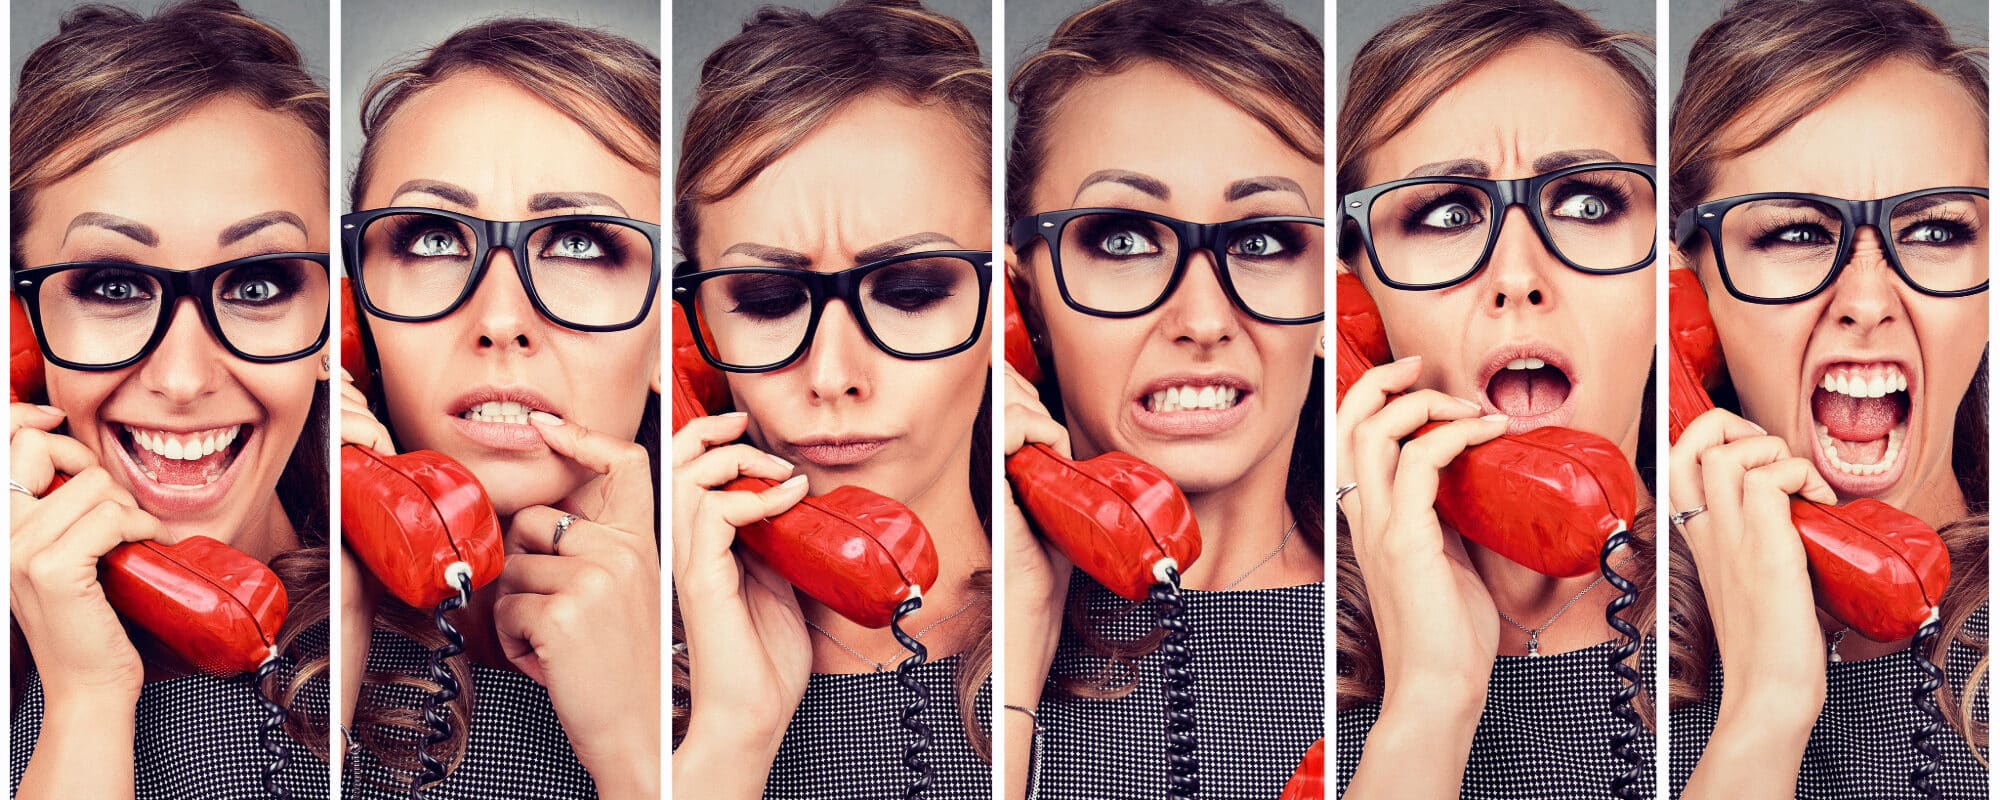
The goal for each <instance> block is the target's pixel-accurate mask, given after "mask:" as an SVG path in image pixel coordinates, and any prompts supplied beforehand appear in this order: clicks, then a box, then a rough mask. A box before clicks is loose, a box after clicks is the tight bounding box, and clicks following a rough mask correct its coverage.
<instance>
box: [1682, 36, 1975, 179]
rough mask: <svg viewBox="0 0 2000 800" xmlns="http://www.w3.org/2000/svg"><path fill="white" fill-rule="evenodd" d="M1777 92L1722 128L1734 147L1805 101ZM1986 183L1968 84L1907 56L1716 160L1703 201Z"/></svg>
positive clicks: (1727, 145)
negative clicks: (1777, 193)
mask: <svg viewBox="0 0 2000 800" xmlns="http://www.w3.org/2000/svg"><path fill="white" fill-rule="evenodd" d="M1804 94H1805V90H1800V91H1797V92H1793V93H1791V94H1790V95H1781V96H1778V97H1775V98H1773V99H1772V100H1770V101H1769V102H1768V103H1766V104H1765V107H1764V109H1763V111H1762V112H1761V113H1752V114H1745V115H1743V116H1742V117H1741V118H1739V119H1737V120H1735V121H1733V122H1731V123H1730V124H1729V125H1728V126H1726V127H1725V128H1723V130H1722V132H1721V135H1720V136H1719V137H1718V139H1719V143H1720V148H1719V149H1722V150H1724V151H1728V150H1733V149H1738V148H1740V147H1741V146H1743V145H1744V144H1748V143H1749V142H1750V141H1752V140H1753V137H1755V136H1757V135H1759V134H1760V133H1762V132H1764V131H1767V130H1768V129H1769V127H1770V126H1771V125H1773V124H1775V123H1776V122H1778V119H1776V118H1777V117H1780V116H1782V115H1784V114H1787V113H1789V112H1790V111H1791V110H1792V109H1793V108H1795V107H1796V105H1797V103H1799V102H1802V101H1803V100H1804V97H1803V95H1804ZM1985 185H1986V117H1985V115H1984V114H1983V113H1982V112H1981V109H1980V107H1979V106H1978V105H1977V104H1976V103H1975V102H1974V101H1973V99H1972V97H1971V96H1970V95H1968V94H1967V92H1966V90H1965V89H1964V87H1963V86H1962V85H1961V84H1959V83H1958V82H1957V81H1956V80H1954V79H1952V78H1951V77H1949V76H1947V75H1943V74H1940V73H1938V72H1936V71H1933V70H1930V69H1926V68H1924V67H1923V66H1921V65H1919V64H1917V63H1915V62H1912V61H1909V60H1906V59H1893V60H1890V61H1885V62H1883V63H1881V64H1878V65H1876V66H1875V67H1873V68H1871V69H1869V70H1868V71H1866V72H1864V73H1862V74H1861V75H1860V77H1858V78H1856V79H1855V80H1854V81H1852V82H1851V83H1849V84H1848V85H1847V86H1845V87H1843V88H1842V89H1841V90H1840V91H1838V92H1835V93H1834V94H1833V95H1832V96H1831V97H1829V98H1827V99H1826V101H1825V102H1822V103H1820V104H1819V105H1818V106H1816V107H1814V108H1813V109H1812V110H1811V111H1808V112H1806V114H1805V115H1804V116H1802V117H1800V118H1799V120H1798V121H1797V122H1796V123H1794V124H1793V125H1792V126H1791V127H1789V128H1787V129H1785V130H1784V131H1783V132H1782V133H1779V134H1778V135H1777V136H1775V137H1773V138H1772V139H1771V140H1770V141H1768V142H1766V143H1764V144H1763V145H1761V146H1759V147H1758V148H1757V149H1755V150H1751V151H1749V152H1747V153H1744V154H1743V155H1741V156H1737V157H1734V158H1728V159H1723V160H1722V161H1720V162H1718V163H1717V164H1716V169H1715V182H1714V187H1713V188H1712V189H1711V190H1710V192H1709V194H1710V195H1711V196H1710V197H1707V198H1701V199H1703V200H1708V199H1716V198H1721V197H1730V196H1735V195H1739V194H1749V193H1752V192H1770V191H1793V192H1810V193H1814V194H1825V195H1831V196H1834V197H1845V198H1848V199H1853V200H1870V199H1874V198H1878V197H1887V196H1890V195H1895V194H1901V193H1903V192H1908V191H1915V190H1917V189H1927V188H1933V187H1939V186H1985Z"/></svg>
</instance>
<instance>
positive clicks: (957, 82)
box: [673, 0, 993, 758]
mask: <svg viewBox="0 0 2000 800" xmlns="http://www.w3.org/2000/svg"><path fill="white" fill-rule="evenodd" d="M876 93H888V94H891V95H893V96H896V97H899V98H904V99H908V100H911V101H914V102H918V103H923V104H936V105H938V106H940V107H942V108H943V109H945V110H947V111H949V112H950V113H951V114H952V116H953V117H955V118H956V119H957V120H958V122H959V123H960V133H962V134H963V135H964V136H965V143H966V148H967V155H968V157H969V158H971V159H973V160H974V161H975V163H977V164H978V166H979V169H980V172H981V174H985V175H987V177H988V179H989V180H990V179H991V174H990V165H991V163H992V159H991V153H992V150H991V147H990V144H989V143H990V142H991V133H992V120H993V116H992V100H993V73H992V71H991V70H988V69H987V67H986V63H985V61H984V60H982V59H981V57H980V55H979V43H978V40H976V39H974V38H973V36H972V31H971V30H969V29H967V28H966V27H965V24H964V23H962V22H959V21H958V20H956V19H953V18H951V17H948V16H945V15H943V14H939V13H937V12H934V11H931V10H929V9H927V8H925V7H924V5H923V4H922V3H920V2H917V0H847V2H843V3H841V4H839V5H836V6H834V7H833V8H831V9H828V10H827V11H826V13H824V14H819V15H814V14H810V13H807V12H805V11H800V10H798V9H794V8H782V7H779V6H765V7H763V8H761V9H758V11H757V13H756V14H754V15H752V16H751V17H750V18H749V19H747V20H745V21H744V23H743V30H742V32H740V33H738V34H737V35H736V36H734V37H732V38H730V39H729V41H726V42H723V43H722V45H721V46H720V47H717V48H716V49H715V51H714V52H712V53H709V54H708V58H707V59H705V60H703V61H702V65H701V81H700V83H699V84H698V85H697V86H696V87H695V95H694V107H693V108H692V109H691V110H690V111H689V112H688V120H687V128H686V130H685V131H684V133H683V134H682V136H681V156H680V163H679V168H678V170H677V171H676V172H675V175H674V196H675V198H676V200H675V203H674V224H675V231H676V242H677V245H676V246H677V247H678V248H679V249H680V251H681V253H682V255H684V256H687V257H690V258H692V257H693V255H694V252H695V242H696V237H697V236H698V235H699V233H700V228H699V225H698V223H699V219H698V215H699V212H700V207H701V205H702V204H703V203H713V202H715V201H718V200H721V199H723V198H726V197H729V196H730V195H733V194H735V193H736V192H738V191H741V190H742V189H743V187H744V186H746V185H748V184H749V183H750V181H752V180H755V179H756V177H757V176H758V175H759V174H761V173H762V172H763V171H764V170H765V169H768V168H770V166H771V165H772V164H774V163H776V162H777V160H778V159H780V158H782V157H784V155H785V153H787V152H790V150H791V149H792V147H793V146H794V145H796V144H798V142H799V141H800V140H801V139H804V138H805V137H806V136H807V135H809V134H811V133H812V132H813V131H815V130H817V129H819V127H820V126H821V125H822V124H824V123H825V122H826V120H827V119H828V118H829V117H831V116H833V115H834V114H835V113H836V112H838V111H839V110H840V109H841V108H842V107H844V106H846V105H847V104H848V103H849V102H851V101H853V100H855V99H858V98H861V97H864V96H868V95H872V94H876ZM992 400H993V398H992V395H991V392H990V390H989V391H988V393H987V394H986V395H984V396H982V397H981V399H980V403H979V412H978V414H977V416H976V417H975V418H974V419H973V423H972V468H971V472H970V482H969V486H968V488H967V490H968V491H969V492H970V493H971V494H972V502H973V506H974V508H975V509H976V510H977V511H978V513H979V518H980V520H981V521H982V522H983V523H985V524H986V526H987V528H988V530H989V531H990V530H991V528H992V509H991V508H990V506H991V495H990V493H989V492H988V488H989V487H990V486H991V484H990V481H991V480H992V471H991V467H990V463H989V461H990V459H989V458H988V455H989V454H990V452H991V450H992V445H991V443H990V440H989V437H988V436H987V432H988V431H990V430H991V429H992V425H993V422H992V418H993V413H992V405H993V403H992ZM989 535H990V534H989ZM972 591H973V593H974V596H975V598H983V597H990V596H991V593H992V591H993V588H992V573H991V572H990V571H984V570H982V571H980V572H977V573H975V574H974V575H973V576H972ZM974 605H975V606H977V607H978V611H979V612H980V614H981V616H982V617H985V618H987V620H989V621H988V622H987V623H983V624H982V625H981V626H980V627H981V629H983V630H986V631H987V633H986V634H985V635H983V636H981V637H980V640H979V642H978V644H976V645H974V646H973V648H972V649H971V650H970V651H968V652H967V653H966V654H965V655H964V656H963V657H962V659H961V660H960V662H959V664H958V666H957V670H956V674H955V677H954V683H955V684H956V688H957V695H958V711H959V717H960V719H961V720H963V721H964V724H965V730H966V735H967V737H968V738H969V739H970V740H971V741H972V748H973V751H974V752H975V753H978V754H979V756H980V757H981V758H986V757H987V753H988V751H989V748H990V743H989V741H988V737H987V735H986V734H985V732H984V730H983V729H982V728H981V727H980V725H979V724H978V721H977V720H978V717H977V715H976V712H977V709H976V705H977V703H976V698H977V696H978V693H979V689H980V685H981V684H982V683H984V682H985V680H986V677H987V676H988V675H989V674H990V673H991V672H992V669H993V637H992V632H991V628H992V626H991V624H990V618H991V615H992V609H991V604H990V603H987V602H981V601H979V600H977V599H975V600H974ZM674 609H675V610H674V619H673V630H674V640H675V641H684V640H685V637H684V636H683V635H682V632H681V630H682V628H681V618H680V610H679V604H678V603H676V604H675V607H674ZM688 670H689V665H688V658H687V656H686V654H681V653H677V654H675V655H674V662H673V671H674V675H673V680H674V742H675V743H676V744H678V743H679V742H680V740H681V738H682V737H684V736H686V735H687V726H688V722H689V716H690V714H691V709H690V708H689V707H688V705H687V703H686V698H687V697H689V692H690V685H691V684H690V680H689V671H688Z"/></svg>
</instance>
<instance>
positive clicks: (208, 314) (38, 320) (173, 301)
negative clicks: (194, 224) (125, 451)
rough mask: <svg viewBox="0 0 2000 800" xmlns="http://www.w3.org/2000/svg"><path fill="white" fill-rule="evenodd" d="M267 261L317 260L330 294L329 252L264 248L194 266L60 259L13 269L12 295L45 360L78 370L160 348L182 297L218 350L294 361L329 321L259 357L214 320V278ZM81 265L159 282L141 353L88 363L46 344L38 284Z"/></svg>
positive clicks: (251, 358) (102, 367)
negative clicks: (290, 346) (295, 343)
mask: <svg viewBox="0 0 2000 800" xmlns="http://www.w3.org/2000/svg"><path fill="white" fill-rule="evenodd" d="M266 261H310V262H313V263H315V264H318V265H319V267H320V269H321V270H327V271H328V275H327V291H328V293H329V294H331V293H332V291H333V281H332V278H333V276H332V273H331V269H330V267H329V266H328V262H329V261H330V259H329V258H328V257H327V254H325V253H264V254H261V255H254V256H247V257H244V258H237V259H232V260H229V261H224V262H222V263H220V264H213V265H210V266H206V267H202V268H200V269H192V270H183V269H168V268H166V267H155V266H150V265H146V264H134V263H132V262H129V261H68V262H64V263H61V264H50V265H48V266H43V267H32V268H29V269H21V270H15V271H14V275H13V285H14V296H15V297H17V298H20V300H21V304H22V305H24V306H26V307H27V309H28V319H29V321H30V322H32V323H34V326H35V344H36V345H37V346H38V347H40V348H41V351H42V357H43V358H45V359H48V361H49V363H51V364H55V365H56V366H59V367H62V368H63V369H69V370H77V371H81V372H110V371H112V370H120V369H124V368H126V367H129V366H132V365H133V364H137V363H139V362H140V361H144V360H145V359H146V357H147V356H150V355H152V354H153V351H154V350H156V349H158V348H159V346H160V342H161V340H163V339H165V338H166V337H167V329H168V328H171V327H173V324H174V316H175V315H176V314H178V313H179V311H178V309H179V306H180V301H181V298H183V297H186V298H190V299H193V300H194V302H195V306H196V307H197V308H199V309H201V320H202V324H203V325H205V326H207V327H208V334H209V336H210V337H211V338H213V339H215V341H216V343H217V344H220V345H222V349H224V350H226V351H228V352H229V354H230V355H232V356H235V357H237V358H240V359H243V360H244V361H248V362H251V363H254V364H280V363H284V362H286V361H297V360H299V359H301V358H304V357H306V356H308V355H311V354H312V353H314V352H315V351H317V350H319V349H320V348H322V347H325V346H326V340H327V334H328V330H329V328H330V327H331V325H330V323H329V322H328V321H327V320H325V319H322V320H321V321H320V326H319V336H318V337H317V338H315V339H314V340H313V343H312V344H311V345H308V346H306V347H304V348H301V349H299V350H296V351H294V352H290V353H285V354H282V355H275V356H259V355H251V354H249V353H245V352H243V350H242V349H241V348H238V347H237V346H236V345H235V344H234V343H232V342H230V341H229V336H228V335H227V334H225V333H223V332H222V323H221V321H220V320H218V319H216V316H215V297H214V294H215V279H216V278H217V277H218V276H220V275H222V274H223V273H225V272H229V271H230V270H234V269H239V268H242V267H246V266H251V265H254V264H258V263H262V262H266ZM79 269H117V270H123V271H126V272H136V273H139V274H142V275H145V276H147V277H150V278H152V279H153V280H154V281H156V282H157V283H159V285H160V298H159V311H158V313H157V314H156V315H155V316H156V317H157V318H156V319H155V320H154V322H153V334H152V335H151V336H149V337H147V339H146V343H145V344H143V345H140V347H139V352H138V353H137V354H135V355H133V356H132V357H131V358H127V359H125V360H123V361H118V362H115V363H110V364H88V363H84V362H79V361H71V360H69V359H66V358H63V357H62V356H59V355H56V353H55V349H54V348H52V347H50V346H49V341H48V337H47V336H45V335H43V333H42V303H41V294H42V284H43V283H45V282H47V281H48V279H49V278H52V277H54V276H56V275H58V274H61V273H64V272H73V271H76V270H79Z"/></svg>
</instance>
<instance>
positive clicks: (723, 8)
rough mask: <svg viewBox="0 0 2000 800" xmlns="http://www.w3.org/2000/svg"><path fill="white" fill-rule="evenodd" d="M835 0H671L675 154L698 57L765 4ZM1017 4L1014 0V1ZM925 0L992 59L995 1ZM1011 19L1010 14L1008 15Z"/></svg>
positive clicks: (816, 6) (815, 5)
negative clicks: (958, 25)
mask: <svg viewBox="0 0 2000 800" xmlns="http://www.w3.org/2000/svg"><path fill="white" fill-rule="evenodd" d="M835 2H837V0H721V1H719V2H691V0H673V2H672V3H671V5H672V6H673V7H674V66H673V70H674V112H673V114H674V138H673V144H672V145H671V146H670V148H669V149H670V151H671V152H672V154H673V155H674V157H675V158H676V159H678V158H679V156H680V152H681V128H683V127H685V125H686V123H687V115H688V111H689V110H690V109H692V108H693V107H694V89H695V84H696V83H698V82H699V81H700V80H701V62H702V61H703V60H704V59H706V58H708V54H709V53H710V52H712V51H714V50H715V48H717V47H720V46H722V43H723V42H726V41H728V40H729V38H730V37H732V36H735V35H736V34H739V33H742V32H743V21H744V20H745V19H748V18H749V17H750V15H751V14H753V13H755V12H756V11H757V9H759V8H762V7H764V6H767V5H780V6H790V7H792V8H797V9H801V10H804V11H809V12H811V13H814V14H819V13H822V12H824V11H826V10H827V9H829V8H832V7H833V6H834V3H835ZM1014 4H1018V0H1014ZM924 5H926V6H929V7H930V9H931V10H932V11H936V12H938V13H940V14H943V15H945V16H948V17H952V18H954V19H957V20H958V21H959V22H963V23H965V27H967V28H971V29H972V37H973V38H974V39H977V40H979V52H980V54H981V55H983V56H985V57H986V63H987V64H989V65H990V64H992V63H993V13H992V10H993V6H992V3H990V2H989V0H924ZM1009 21H1010V22H1011V21H1012V18H1009Z"/></svg>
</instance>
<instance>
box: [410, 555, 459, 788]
mask: <svg viewBox="0 0 2000 800" xmlns="http://www.w3.org/2000/svg"><path fill="white" fill-rule="evenodd" d="M456 577H457V578H458V595H457V596H454V597H447V598H445V600H444V602H442V603H439V604H438V605H437V609H436V610H434V611H432V612H431V624H433V625H436V626H437V631H438V633H439V634H442V635H443V636H444V645H443V646H441V647H438V648H437V649H435V650H432V651H431V661H430V668H431V680H433V681H436V682H437V685H438V690H437V691H435V692H431V694H430V696H429V697H426V698H424V725H426V726H428V727H429V728H430V733H428V734H425V735H424V741H423V743H422V744H419V745H417V763H419V764H421V765H423V771H422V772H419V773H417V774H416V775H415V776H413V777H411V778H410V797H411V798H413V800H422V798H423V796H424V794H423V789H424V785H425V784H430V783H436V782H438V781H441V780H444V763H443V762H440V761H438V760H437V759H436V758H433V757H432V756H431V752H430V751H431V748H432V747H433V746H436V745H437V744H438V743H439V742H442V741H444V740H446V739H450V738H451V720H449V719H446V718H445V711H446V708H445V704H446V703H449V702H451V701H452V700H455V699H457V698H458V691H459V686H458V679H457V678H455V677H452V674H451V669H450V668H448V667H446V666H445V663H444V662H445V659H448V658H451V657H452V656H455V655H458V654H459V653H463V652H465V636H464V635H462V634H460V633H459V632H458V628H457V627H455V626H453V625H452V624H451V620H448V619H446V618H445V614H447V613H449V612H452V611H457V610H459V609H461V608H464V607H465V604H466V602H467V601H468V600H470V599H472V576H471V575H470V574H460V575H458V576H456Z"/></svg>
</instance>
